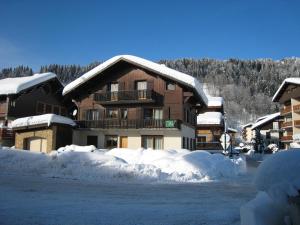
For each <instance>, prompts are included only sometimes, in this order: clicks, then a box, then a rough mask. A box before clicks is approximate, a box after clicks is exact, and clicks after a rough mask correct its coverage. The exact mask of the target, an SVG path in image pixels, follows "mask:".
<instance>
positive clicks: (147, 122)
mask: <svg viewBox="0 0 300 225" xmlns="http://www.w3.org/2000/svg"><path fill="white" fill-rule="evenodd" d="M76 122H77V125H78V126H79V127H80V128H101V129H111V128H117V129H140V128H177V129H180V127H181V121H180V120H172V119H170V120H156V119H144V120H119V119H107V120H106V119H104V120H79V121H76Z"/></svg>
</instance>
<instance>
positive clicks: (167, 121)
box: [67, 61, 200, 149]
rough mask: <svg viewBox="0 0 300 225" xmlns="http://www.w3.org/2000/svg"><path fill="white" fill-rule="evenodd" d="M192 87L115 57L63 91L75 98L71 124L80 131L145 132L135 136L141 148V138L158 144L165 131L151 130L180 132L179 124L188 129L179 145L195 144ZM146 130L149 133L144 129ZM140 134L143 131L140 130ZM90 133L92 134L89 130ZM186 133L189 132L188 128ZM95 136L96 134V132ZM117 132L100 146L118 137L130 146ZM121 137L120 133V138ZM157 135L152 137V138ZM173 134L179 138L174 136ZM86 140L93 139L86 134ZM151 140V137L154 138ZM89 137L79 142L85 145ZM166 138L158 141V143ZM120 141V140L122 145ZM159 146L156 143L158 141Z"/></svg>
mask: <svg viewBox="0 0 300 225" xmlns="http://www.w3.org/2000/svg"><path fill="white" fill-rule="evenodd" d="M194 92H195V90H193V89H192V88H191V87H189V86H187V85H183V84H181V83H178V82H176V81H174V80H172V79H168V78H166V77H165V76H162V75H161V74H159V73H157V72H153V71H150V70H147V69H145V68H142V67H141V66H138V65H135V64H134V63H129V62H126V61H119V62H117V63H116V64H114V65H113V66H111V67H109V68H107V69H106V70H104V71H102V72H101V73H100V74H98V75H96V76H94V77H93V78H91V79H90V80H88V81H86V82H84V83H83V84H81V85H80V86H78V87H76V89H74V90H73V91H71V92H70V93H68V94H67V95H68V96H70V97H71V98H72V99H74V100H75V101H76V105H77V107H78V109H79V112H78V117H77V120H78V121H77V123H78V125H79V127H80V129H86V130H88V129H93V130H95V129H96V130H102V131H103V130H104V131H105V132H110V133H112V132H113V130H115V133H118V132H119V131H120V130H122V132H124V131H125V130H128V129H130V130H131V132H132V130H136V132H138V131H139V130H141V129H142V130H143V131H145V130H147V129H148V131H147V132H148V133H147V134H149V135H144V134H140V133H138V134H134V135H138V138H139V139H140V140H141V142H142V143H141V145H140V146H139V147H143V146H144V144H143V142H144V140H146V139H147V138H148V139H149V140H153V143H154V142H157V143H159V139H160V138H162V139H163V138H164V136H165V134H166V133H160V134H159V135H158V134H157V133H156V131H155V130H158V129H159V130H165V131H167V130H169V129H171V130H174V129H175V130H179V131H180V130H182V126H185V127H188V129H190V130H192V134H189V136H188V137H184V135H183V138H182V139H183V140H184V141H181V140H180V143H181V142H182V143H183V144H182V146H177V147H183V148H187V146H188V148H189V149H194V148H195V125H196V108H195V106H196V103H198V102H200V101H199V98H198V96H197V97H196V96H195V95H194ZM150 131H151V132H150ZM145 132H146V131H145ZM95 133H96V132H95ZM190 133H191V132H190ZM95 135H98V134H97V133H96V134H95ZM122 135H123V136H120V135H114V133H113V134H110V135H108V137H105V138H106V139H109V140H110V141H106V144H104V146H102V145H99V144H98V146H100V147H107V145H109V146H110V144H108V143H113V142H116V141H113V140H115V139H118V140H119V142H120V143H121V144H118V146H115V147H122V145H125V146H128V145H129V146H130V140H129V139H128V143H127V139H126V135H127V134H126V133H125V134H124V133H123V134H122ZM124 135H125V136H124ZM155 135H158V136H155ZM178 136H179V137H178V138H180V139H181V136H180V134H178ZM87 139H89V140H92V139H93V140H94V143H97V142H96V138H92V137H91V135H88V137H87ZM156 140H157V141H156ZM88 142H89V141H86V142H84V143H85V144H87V143H88ZM165 142H166V141H164V144H166V143H165ZM89 143H91V142H89ZM123 143H126V144H123ZM159 145H162V144H159Z"/></svg>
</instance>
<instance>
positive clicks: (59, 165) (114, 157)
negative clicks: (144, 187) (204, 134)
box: [0, 145, 245, 182]
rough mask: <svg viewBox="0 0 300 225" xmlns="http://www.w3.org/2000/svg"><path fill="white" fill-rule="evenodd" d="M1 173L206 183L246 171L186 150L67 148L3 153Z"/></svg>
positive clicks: (239, 163)
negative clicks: (46, 152)
mask: <svg viewBox="0 0 300 225" xmlns="http://www.w3.org/2000/svg"><path fill="white" fill-rule="evenodd" d="M0 160H1V164H0V171H1V172H9V173H18V174H28V175H41V176H50V177H58V178H70V179H80V180H90V181H92V182H105V181H107V182H111V181H118V182H133V181H138V182H140V181H142V182H146V181H148V182H204V181H210V180H218V179H222V178H230V177H235V176H237V175H239V174H240V173H243V172H244V171H245V161H244V160H243V159H242V158H235V159H229V158H227V157H225V156H223V155H220V154H214V155H211V154H210V153H208V152H205V151H194V152H190V151H188V150H184V149H177V150H175V149H170V150H152V149H148V150H145V149H137V150H133V149H112V150H110V151H108V150H100V149H95V148H94V147H93V146H85V147H80V146H74V145H72V146H66V147H65V148H60V149H59V150H58V151H54V152H52V154H51V155H45V154H43V153H34V152H29V151H20V150H12V149H1V150H0Z"/></svg>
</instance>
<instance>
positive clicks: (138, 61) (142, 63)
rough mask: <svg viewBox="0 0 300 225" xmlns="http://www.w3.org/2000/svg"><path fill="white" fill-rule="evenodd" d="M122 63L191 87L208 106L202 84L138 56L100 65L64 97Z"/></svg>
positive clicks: (85, 75) (73, 85)
mask: <svg viewBox="0 0 300 225" xmlns="http://www.w3.org/2000/svg"><path fill="white" fill-rule="evenodd" d="M120 61H126V62H128V63H131V64H134V65H137V66H139V67H141V68H144V69H147V70H150V71H153V72H155V73H158V74H160V75H161V76H164V77H166V78H169V79H172V80H174V81H177V82H179V83H181V84H183V85H186V86H189V87H191V88H193V89H194V90H195V91H196V93H197V94H198V95H199V96H200V97H201V99H202V101H203V102H204V103H205V105H208V97H207V96H206V94H205V93H204V92H203V88H202V85H201V83H200V82H199V81H198V80H197V79H196V78H194V77H192V76H190V75H188V74H185V73H181V72H179V71H177V70H174V69H171V68H169V67H167V66H165V65H161V64H158V63H155V62H152V61H149V60H146V59H143V58H140V57H137V56H132V55H118V56H115V57H113V58H111V59H109V60H107V61H105V62H104V63H102V64H100V65H99V66H97V67H95V68H94V69H92V70H90V71H88V72H87V73H85V74H83V75H82V76H81V77H79V78H77V79H76V80H74V81H73V82H71V83H69V84H68V85H66V87H65V88H64V90H63V95H66V94H68V93H70V92H72V91H73V90H74V89H76V88H77V87H79V86H80V85H82V84H83V83H85V82H86V81H88V80H90V79H91V78H93V77H95V76H97V75H99V74H100V73H101V72H102V71H104V70H106V69H107V68H109V67H111V66H113V65H115V64H116V63H118V62H120Z"/></svg>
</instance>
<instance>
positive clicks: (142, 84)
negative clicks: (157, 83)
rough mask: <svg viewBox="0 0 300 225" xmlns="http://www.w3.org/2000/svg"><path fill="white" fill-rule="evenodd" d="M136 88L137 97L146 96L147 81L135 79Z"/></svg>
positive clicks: (144, 97)
mask: <svg viewBox="0 0 300 225" xmlns="http://www.w3.org/2000/svg"><path fill="white" fill-rule="evenodd" d="M136 89H137V90H138V98H139V99H146V98H147V81H137V82H136Z"/></svg>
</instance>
